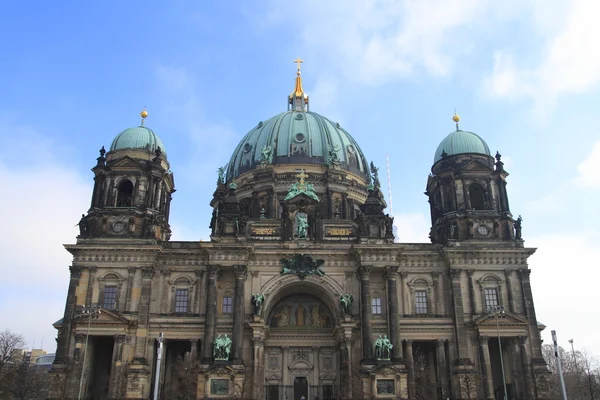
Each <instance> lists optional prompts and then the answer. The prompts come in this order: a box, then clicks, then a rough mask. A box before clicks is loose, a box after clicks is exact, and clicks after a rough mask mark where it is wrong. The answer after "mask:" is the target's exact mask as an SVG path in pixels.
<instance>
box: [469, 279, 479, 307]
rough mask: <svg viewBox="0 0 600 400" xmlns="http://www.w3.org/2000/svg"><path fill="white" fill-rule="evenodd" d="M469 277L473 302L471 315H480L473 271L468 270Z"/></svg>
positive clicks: (471, 300) (470, 295)
mask: <svg viewBox="0 0 600 400" xmlns="http://www.w3.org/2000/svg"><path fill="white" fill-rule="evenodd" d="M467 276H468V277H469V301H470V302H471V315H473V314H479V313H478V311H477V302H476V300H475V278H474V277H473V270H472V269H468V270H467Z"/></svg>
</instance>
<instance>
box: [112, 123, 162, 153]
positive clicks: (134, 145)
mask: <svg viewBox="0 0 600 400" xmlns="http://www.w3.org/2000/svg"><path fill="white" fill-rule="evenodd" d="M157 147H160V150H161V151H162V156H163V157H165V158H166V156H167V151H166V149H165V145H164V144H163V142H162V140H160V138H159V137H158V135H157V134H156V133H154V131H153V130H152V129H150V128H147V127H145V126H136V127H135V128H128V129H125V130H124V131H123V132H121V133H119V134H118V135H117V137H115V139H114V140H113V142H112V144H111V145H110V151H115V150H123V149H143V150H147V151H148V152H149V153H154V151H155V150H156V148H157Z"/></svg>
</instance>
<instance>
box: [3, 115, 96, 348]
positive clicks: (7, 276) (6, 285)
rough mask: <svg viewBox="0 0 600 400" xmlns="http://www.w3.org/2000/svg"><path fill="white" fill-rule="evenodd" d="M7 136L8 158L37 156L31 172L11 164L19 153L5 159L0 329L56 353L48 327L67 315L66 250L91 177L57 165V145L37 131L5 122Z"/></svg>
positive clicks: (68, 262)
mask: <svg viewBox="0 0 600 400" xmlns="http://www.w3.org/2000/svg"><path fill="white" fill-rule="evenodd" d="M15 132H20V133H22V134H23V135H22V136H20V135H14V133H15ZM8 133H11V134H13V135H12V136H11V137H10V139H9V140H11V142H12V143H11V146H7V147H8V148H10V149H11V153H12V152H13V149H20V148H27V149H28V152H29V153H28V154H30V155H34V156H32V157H29V158H28V160H30V161H31V163H30V164H29V165H27V166H26V169H17V168H15V165H14V164H10V163H8V161H9V160H12V158H13V157H14V156H15V155H14V154H10V153H2V154H0V182H2V185H3V187H4V188H7V189H8V190H7V191H6V192H5V193H4V195H3V196H0V209H2V210H5V211H6V212H5V213H4V214H3V227H4V228H3V229H2V230H1V231H0V243H1V249H0V251H1V252H2V263H0V274H2V281H1V282H0V293H1V294H0V315H2V319H1V320H0V330H4V329H10V330H11V331H13V332H16V333H20V334H23V335H24V336H25V338H26V340H27V341H28V343H29V346H31V345H32V344H33V341H34V340H35V342H36V347H38V346H40V345H41V340H42V338H43V340H44V348H46V349H47V350H49V351H54V349H55V345H56V344H55V342H54V338H55V337H56V330H55V329H54V328H53V327H52V326H51V324H52V323H53V322H55V321H56V320H58V319H60V318H62V316H63V314H64V305H65V296H66V292H67V287H68V284H69V265H71V261H72V257H71V255H70V254H69V253H68V252H67V251H66V250H65V249H64V247H63V244H64V243H73V242H74V241H75V237H76V235H77V233H78V231H77V228H76V227H75V224H76V223H77V222H78V221H79V218H80V215H81V214H82V213H85V212H86V211H87V208H88V207H89V201H90V195H91V190H92V186H91V178H90V179H89V180H87V179H85V178H83V177H81V176H80V175H78V174H77V173H75V172H73V171H72V170H71V169H69V168H67V167H65V166H62V165H60V164H58V163H57V161H55V160H56V159H57V154H56V152H55V151H53V149H55V148H56V146H53V145H52V143H51V140H50V139H48V138H45V137H41V136H39V135H37V134H36V133H35V132H34V131H33V129H31V128H27V127H19V126H9V125H8V124H7V123H6V121H1V122H0V136H2V137H9V135H7V134H8ZM34 139H35V140H34ZM13 145H14V147H13ZM0 151H2V150H0ZM51 152H52V153H51ZM17 154H23V153H20V152H18V151H17Z"/></svg>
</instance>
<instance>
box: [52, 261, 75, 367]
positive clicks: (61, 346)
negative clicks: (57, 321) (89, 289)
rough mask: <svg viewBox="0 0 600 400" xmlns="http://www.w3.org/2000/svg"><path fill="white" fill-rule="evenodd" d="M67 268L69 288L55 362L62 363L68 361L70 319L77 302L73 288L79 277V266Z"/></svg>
mask: <svg viewBox="0 0 600 400" xmlns="http://www.w3.org/2000/svg"><path fill="white" fill-rule="evenodd" d="M69 270H70V271H71V280H70V281H69V290H68V291H67V304H66V306H65V314H64V316H63V326H62V327H61V328H60V330H59V332H58V343H57V347H56V360H55V361H54V363H55V364H64V363H66V362H67V361H68V350H69V339H70V336H71V320H72V318H73V314H74V313H75V304H76V302H77V296H76V295H75V290H76V289H77V286H79V279H80V278H81V267H75V266H71V267H70V268H69Z"/></svg>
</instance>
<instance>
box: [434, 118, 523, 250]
mask: <svg viewBox="0 0 600 400" xmlns="http://www.w3.org/2000/svg"><path fill="white" fill-rule="evenodd" d="M453 120H454V122H455V123H456V131H454V132H452V133H450V134H449V135H448V136H447V137H446V138H445V139H444V140H443V141H442V142H441V143H440V145H439V146H438V148H437V151H436V154H435V158H434V164H433V166H432V168H431V174H430V175H429V178H428V179H427V191H426V192H425V194H426V195H427V196H428V197H429V204H430V209H431V231H430V238H431V241H432V243H435V244H444V245H446V244H449V245H450V244H452V243H456V242H460V241H465V240H478V241H489V240H503V241H508V240H517V241H521V232H520V222H521V220H520V218H519V219H517V220H516V221H515V220H514V219H513V216H512V214H511V212H510V208H509V203H508V195H507V192H506V178H507V176H508V172H506V171H505V170H504V163H503V162H502V161H501V155H500V153H496V157H495V159H494V157H492V156H491V154H490V150H489V147H488V145H487V143H486V142H485V141H484V140H483V139H482V138H481V137H479V136H478V135H476V134H475V133H473V132H468V131H463V130H460V128H459V124H458V123H459V121H460V117H459V116H458V115H454V117H453Z"/></svg>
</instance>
